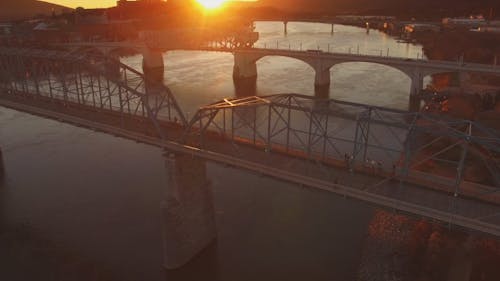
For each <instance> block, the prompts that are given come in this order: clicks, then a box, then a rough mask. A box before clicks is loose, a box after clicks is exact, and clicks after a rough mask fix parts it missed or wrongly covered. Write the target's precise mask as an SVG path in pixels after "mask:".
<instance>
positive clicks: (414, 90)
mask: <svg viewBox="0 0 500 281" xmlns="http://www.w3.org/2000/svg"><path fill="white" fill-rule="evenodd" d="M423 87H424V79H423V77H422V75H421V74H420V73H415V74H414V75H413V76H412V78H411V88H410V101H409V105H408V109H409V110H410V111H411V112H417V111H420V96H419V94H420V91H422V88H423Z"/></svg>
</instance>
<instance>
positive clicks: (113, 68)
mask: <svg viewBox="0 0 500 281" xmlns="http://www.w3.org/2000/svg"><path fill="white" fill-rule="evenodd" d="M108 56H109V57H111V60H107V61H106V63H105V64H104V68H105V71H106V73H107V74H108V75H111V76H112V77H115V78H118V77H120V65H119V64H117V63H116V62H115V61H120V57H119V56H115V55H111V54H108Z"/></svg>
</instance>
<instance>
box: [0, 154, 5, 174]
mask: <svg viewBox="0 0 500 281" xmlns="http://www.w3.org/2000/svg"><path fill="white" fill-rule="evenodd" d="M4 173H5V170H4V166H3V154H2V148H1V147H0V179H2V178H3V176H4Z"/></svg>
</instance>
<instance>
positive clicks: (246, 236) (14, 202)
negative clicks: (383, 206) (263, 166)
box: [0, 22, 422, 281]
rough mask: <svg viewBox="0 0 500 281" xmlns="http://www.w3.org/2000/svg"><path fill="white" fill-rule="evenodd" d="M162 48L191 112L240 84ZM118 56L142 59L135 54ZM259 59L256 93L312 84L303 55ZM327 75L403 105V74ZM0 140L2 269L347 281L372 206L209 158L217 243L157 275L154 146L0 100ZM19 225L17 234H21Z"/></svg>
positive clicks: (336, 92)
mask: <svg viewBox="0 0 500 281" xmlns="http://www.w3.org/2000/svg"><path fill="white" fill-rule="evenodd" d="M256 27H257V29H256V30H257V31H258V32H260V37H261V39H260V40H259V42H257V46H259V47H273V48H274V47H276V45H278V46H279V47H280V48H291V49H300V48H301V49H303V50H306V49H317V48H320V49H323V50H325V51H327V50H328V49H330V50H331V51H342V52H349V51H351V52H353V53H357V52H359V53H364V54H371V55H380V54H382V55H387V53H389V55H391V56H400V57H409V58H416V57H418V56H421V53H422V48H421V46H416V45H410V44H399V43H397V42H396V41H395V39H393V38H391V37H389V36H387V35H385V34H383V33H380V32H377V31H373V30H371V31H370V32H369V33H367V32H366V30H365V29H362V28H356V27H348V26H340V25H336V26H335V30H334V33H333V35H332V34H331V33H330V31H331V26H330V25H325V24H311V23H289V24H288V34H287V35H286V36H285V35H284V34H283V25H282V23H274V22H265V23H264V22H259V23H257V25H256ZM358 50H359V51H358ZM164 57H165V68H166V69H165V83H166V84H167V85H168V86H169V87H170V88H171V89H172V91H173V93H174V94H175V95H176V97H177V99H178V101H179V104H180V106H181V107H182V108H183V110H185V111H186V112H188V114H189V115H190V116H192V114H194V112H195V111H196V108H197V107H199V106H201V105H204V104H208V103H212V102H215V101H218V100H221V99H222V98H225V97H234V96H240V95H245V94H248V93H243V94H242V93H241V92H239V91H236V89H235V86H234V85H233V81H232V68H233V57H232V55H231V54H225V53H206V52H192V51H189V52H188V51H175V52H169V53H167V54H166V55H165V56H164ZM122 60H123V61H124V62H125V63H127V64H129V65H131V66H133V67H136V68H138V69H140V67H141V57H139V56H136V57H128V58H124V59H122ZM257 67H258V79H257V87H256V88H257V89H256V94H258V95H269V94H278V93H301V94H306V95H314V94H315V92H314V72H313V70H312V69H311V68H310V67H309V66H308V65H307V64H305V63H303V62H300V61H297V60H294V59H289V58H282V57H266V58H263V59H261V60H260V61H259V62H258V64H257ZM331 75H332V84H331V87H330V92H329V96H330V97H331V98H335V99H340V100H347V101H354V102H360V103H366V104H373V105H379V106H386V107H391V108H398V109H406V108H407V106H408V94H409V89H410V79H409V78H407V77H406V76H405V75H404V74H403V73H401V72H399V71H398V70H395V69H392V68H389V67H386V66H382V65H377V64H367V63H346V64H341V65H338V66H335V67H333V68H332V71H331ZM0 147H1V148H2V151H3V158H4V163H5V177H4V179H3V181H2V182H1V183H0V200H1V202H0V204H1V205H0V210H1V213H0V219H1V222H2V226H3V227H4V229H6V232H7V234H5V235H3V236H0V243H3V244H2V245H3V246H5V244H9V245H11V246H9V247H11V251H10V252H9V251H3V254H0V256H1V260H0V261H5V263H4V262H2V263H0V279H5V280H29V279H34V278H36V279H38V280H81V279H78V278H79V277H78V276H84V275H85V274H88V275H89V276H106V278H102V279H103V280H151V281H156V280H165V279H168V280H284V279H287V280H356V276H357V272H358V271H359V264H360V259H361V255H362V253H363V249H364V243H365V237H366V235H367V229H368V225H369V223H370V221H371V219H372V217H373V213H374V209H373V208H372V207H371V206H368V205H366V204H364V203H361V202H358V201H354V200H349V199H344V198H341V197H338V196H336V195H334V194H329V193H325V192H320V191H316V190H311V189H308V188H303V187H300V186H297V185H293V184H289V183H285V182H281V181H277V180H274V179H270V178H267V177H262V176H259V175H255V174H252V173H249V172H247V171H242V170H237V169H233V168H228V167H223V166H220V165H216V164H213V163H208V177H209V179H210V180H211V182H212V183H213V189H214V204H215V209H216V220H217V226H218V241H217V243H216V244H214V245H213V246H212V247H211V248H209V249H208V250H207V251H205V252H203V253H202V254H201V255H200V256H199V257H198V258H197V259H195V260H194V261H193V262H192V263H191V264H189V265H188V266H186V267H185V268H183V269H181V270H178V271H175V272H168V273H165V272H164V271H163V270H162V266H161V265H162V256H161V254H162V242H161V225H160V200H161V197H162V194H163V192H164V190H165V188H166V174H165V168H164V159H163V157H162V152H161V150H159V149H157V148H155V147H151V146H147V145H143V144H138V143H135V142H133V141H129V140H126V139H122V138H117V137H114V136H109V135H106V134H102V133H98V132H94V131H90V130H87V129H83V128H78V127H75V126H71V125H67V124H63V123H59V122H56V121H52V120H47V119H43V118H40V117H36V116H32V115H28V114H24V113H20V112H16V111H13V110H8V109H5V108H0ZM9 232H11V235H10V236H13V237H14V238H12V237H11V238H9V237H10V236H9ZM12 233H14V234H12ZM18 234H19V235H18ZM17 236H23V237H28V238H23V239H24V240H23V239H21V242H19V241H18V240H16V239H17V238H16V237H17ZM2 239H3V242H2ZM12 239H14V242H12ZM27 240H29V241H28V242H26V241H27ZM33 241H34V242H33ZM12 245H14V246H12ZM16 245H18V246H16ZM6 265H12V266H6ZM82 272H83V273H82ZM92 274H94V275H92ZM99 278H101V277H99ZM99 278H96V277H91V279H88V278H87V279H86V280H97V279H99ZM82 280H85V279H82Z"/></svg>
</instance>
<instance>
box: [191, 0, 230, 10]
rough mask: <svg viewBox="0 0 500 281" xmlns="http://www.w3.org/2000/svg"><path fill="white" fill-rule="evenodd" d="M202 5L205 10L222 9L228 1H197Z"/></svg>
mask: <svg viewBox="0 0 500 281" xmlns="http://www.w3.org/2000/svg"><path fill="white" fill-rule="evenodd" d="M196 1H197V2H198V3H200V4H201V5H202V6H203V7H205V9H215V8H218V7H220V6H221V5H222V4H224V2H226V0H196Z"/></svg>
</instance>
